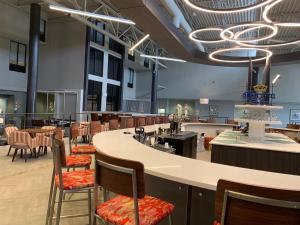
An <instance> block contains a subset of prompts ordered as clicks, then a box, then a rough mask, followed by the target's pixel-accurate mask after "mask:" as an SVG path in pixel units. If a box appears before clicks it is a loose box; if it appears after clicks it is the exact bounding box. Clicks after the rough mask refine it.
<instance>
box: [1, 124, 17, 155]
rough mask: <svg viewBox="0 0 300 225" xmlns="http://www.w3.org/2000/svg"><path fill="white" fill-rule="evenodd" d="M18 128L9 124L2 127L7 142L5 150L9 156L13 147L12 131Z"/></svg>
mask: <svg viewBox="0 0 300 225" xmlns="http://www.w3.org/2000/svg"><path fill="white" fill-rule="evenodd" d="M17 130H18V128H17V127H14V126H9V127H5V128H4V132H5V137H6V140H7V144H8V145H9V149H8V152H7V156H9V153H10V151H11V149H12V148H15V147H14V146H13V143H14V138H13V135H12V134H13V133H14V132H15V131H17Z"/></svg>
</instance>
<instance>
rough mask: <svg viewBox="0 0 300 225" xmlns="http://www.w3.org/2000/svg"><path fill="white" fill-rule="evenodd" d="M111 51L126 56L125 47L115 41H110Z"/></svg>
mask: <svg viewBox="0 0 300 225" xmlns="http://www.w3.org/2000/svg"><path fill="white" fill-rule="evenodd" d="M109 49H110V50H112V51H114V52H117V53H119V54H121V55H123V54H124V46H123V45H121V44H120V43H119V42H116V41H115V40H113V39H109Z"/></svg>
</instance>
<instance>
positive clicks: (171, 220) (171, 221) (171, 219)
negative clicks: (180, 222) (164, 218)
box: [169, 214, 173, 225]
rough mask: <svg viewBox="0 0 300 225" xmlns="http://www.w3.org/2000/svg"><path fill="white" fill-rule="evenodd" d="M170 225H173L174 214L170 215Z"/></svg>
mask: <svg viewBox="0 0 300 225" xmlns="http://www.w3.org/2000/svg"><path fill="white" fill-rule="evenodd" d="M169 225H173V218H172V214H170V215H169Z"/></svg>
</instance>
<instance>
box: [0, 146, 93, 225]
mask: <svg viewBox="0 0 300 225" xmlns="http://www.w3.org/2000/svg"><path fill="white" fill-rule="evenodd" d="M7 151H8V146H0V225H23V224H24V225H43V224H45V217H46V210H47V203H48V196H49V189H50V179H51V171H52V153H51V151H50V153H48V155H47V156H43V157H40V158H38V159H29V160H28V161H27V163H25V162H24V160H23V159H20V157H19V156H18V157H17V158H16V160H15V161H14V162H13V163H12V162H11V159H12V154H13V151H12V152H11V156H6V154H7ZM80 195H81V196H78V194H77V196H72V199H75V198H77V197H79V198H82V197H83V194H80ZM87 209H88V208H87V202H73V203H66V204H65V205H64V206H63V214H68V213H70V210H72V212H71V213H74V212H75V213H78V212H79V213H80V212H83V213H85V212H87ZM87 223H88V219H87V217H82V218H73V219H62V220H61V225H71V224H72V225H83V224H87Z"/></svg>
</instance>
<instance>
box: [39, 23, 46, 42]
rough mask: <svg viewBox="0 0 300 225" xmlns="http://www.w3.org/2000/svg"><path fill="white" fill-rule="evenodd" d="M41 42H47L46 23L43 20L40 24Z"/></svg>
mask: <svg viewBox="0 0 300 225" xmlns="http://www.w3.org/2000/svg"><path fill="white" fill-rule="evenodd" d="M40 41H42V42H46V21H45V20H41V22H40Z"/></svg>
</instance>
